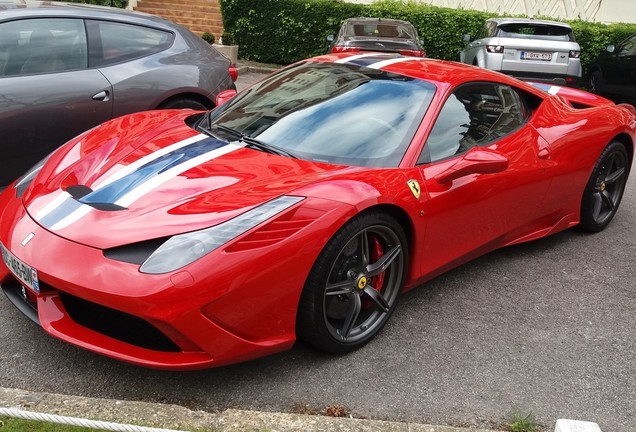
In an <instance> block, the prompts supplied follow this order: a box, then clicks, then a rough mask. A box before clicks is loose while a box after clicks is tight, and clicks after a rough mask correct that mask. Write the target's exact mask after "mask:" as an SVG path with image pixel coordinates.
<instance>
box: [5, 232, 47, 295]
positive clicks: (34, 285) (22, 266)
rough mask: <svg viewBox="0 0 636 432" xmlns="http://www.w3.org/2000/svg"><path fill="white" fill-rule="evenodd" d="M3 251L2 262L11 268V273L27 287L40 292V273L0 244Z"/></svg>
mask: <svg viewBox="0 0 636 432" xmlns="http://www.w3.org/2000/svg"><path fill="white" fill-rule="evenodd" d="M0 249H2V261H4V263H5V264H6V265H7V267H9V270H11V273H13V274H14V275H15V277H17V278H18V280H19V281H20V282H22V283H23V284H24V285H25V286H27V287H29V288H31V289H32V290H33V291H35V292H36V293H39V292H40V282H39V281H38V271H37V270H36V269H34V268H33V267H31V266H29V265H27V264H26V263H24V262H22V261H21V260H20V259H18V258H17V257H16V256H15V255H13V254H12V253H11V252H9V250H8V249H7V248H6V247H4V245H3V244H2V243H0Z"/></svg>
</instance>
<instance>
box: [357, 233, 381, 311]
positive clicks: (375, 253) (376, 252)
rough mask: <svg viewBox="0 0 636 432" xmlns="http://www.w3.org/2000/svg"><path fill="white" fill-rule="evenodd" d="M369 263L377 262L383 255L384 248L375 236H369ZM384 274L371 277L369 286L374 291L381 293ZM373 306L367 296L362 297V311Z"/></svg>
mask: <svg viewBox="0 0 636 432" xmlns="http://www.w3.org/2000/svg"><path fill="white" fill-rule="evenodd" d="M369 242H370V244H369V255H370V257H369V263H374V262H377V261H378V260H379V259H380V258H382V256H383V255H384V248H383V247H382V244H381V243H380V240H378V238H377V237H375V236H369ZM384 276H385V272H383V273H380V274H379V275H377V276H373V277H372V278H371V280H370V281H369V285H371V286H372V287H373V288H375V290H376V291H379V292H382V286H383V285H384ZM373 306H375V303H374V302H373V301H372V300H370V299H369V298H368V297H367V296H364V297H362V309H369V308H371V307H373Z"/></svg>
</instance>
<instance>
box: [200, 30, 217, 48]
mask: <svg viewBox="0 0 636 432" xmlns="http://www.w3.org/2000/svg"><path fill="white" fill-rule="evenodd" d="M201 39H203V40H204V41H206V42H207V43H209V44H210V45H212V44H214V41H215V40H216V38H215V36H214V34H212V33H210V32H205V33H203V34H202V35H201Z"/></svg>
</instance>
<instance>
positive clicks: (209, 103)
mask: <svg viewBox="0 0 636 432" xmlns="http://www.w3.org/2000/svg"><path fill="white" fill-rule="evenodd" d="M179 99H191V100H194V101H197V102H199V103H200V104H202V105H204V106H205V107H206V108H207V109H212V108H214V103H213V102H212V101H211V100H210V99H208V98H206V97H205V96H203V95H201V94H198V93H193V92H185V93H177V94H175V95H172V96H170V97H167V98H165V99H164V100H162V101H161V102H159V103H158V104H157V109H161V107H163V106H165V105H166V104H169V103H171V102H174V101H177V100H179Z"/></svg>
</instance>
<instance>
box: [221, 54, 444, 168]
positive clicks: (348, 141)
mask: <svg viewBox="0 0 636 432" xmlns="http://www.w3.org/2000/svg"><path fill="white" fill-rule="evenodd" d="M434 93H435V86H434V85H433V84H432V83H430V82H426V81H422V80H418V79H414V78H410V77H406V76H402V75H398V74H394V73H388V72H383V71H380V70H377V69H371V68H365V67H360V66H355V65H350V64H336V63H321V62H305V63H302V64H298V65H294V66H291V67H289V68H286V69H284V70H282V71H280V72H278V73H276V74H274V75H272V76H271V77H269V78H267V79H265V80H264V81H261V82H260V83H258V84H256V85H254V86H252V87H251V88H249V89H248V90H246V91H244V92H243V93H241V94H239V95H238V96H237V97H235V98H234V99H232V100H231V101H230V102H228V103H226V104H224V105H221V106H220V107H219V108H217V109H216V110H214V111H212V112H211V113H210V118H209V125H210V130H211V131H212V132H213V133H214V134H215V135H223V130H222V129H225V128H231V129H233V130H234V131H238V132H240V133H242V134H244V135H247V136H249V137H252V138H256V139H258V140H259V141H262V142H265V143H267V144H269V145H271V146H274V147H277V148H279V149H282V150H285V151H288V152H289V153H291V154H293V155H295V156H296V157H299V158H302V159H307V160H314V161H320V162H328V163H335V164H343V165H354V166H365V167H395V166H397V165H398V164H399V163H400V161H401V160H402V157H403V156H404V153H405V151H406V149H407V147H408V145H409V143H410V142H411V140H412V138H413V135H414V134H415V131H416V130H417V127H418V125H419V124H420V122H421V120H422V117H423V115H424V113H425V112H426V109H427V108H428V106H429V105H430V102H431V99H432V97H433V94H434ZM218 126H223V127H224V128H221V129H220V130H216V129H218ZM215 127H216V129H215ZM223 137H224V138H227V139H236V136H231V135H224V136H223Z"/></svg>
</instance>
